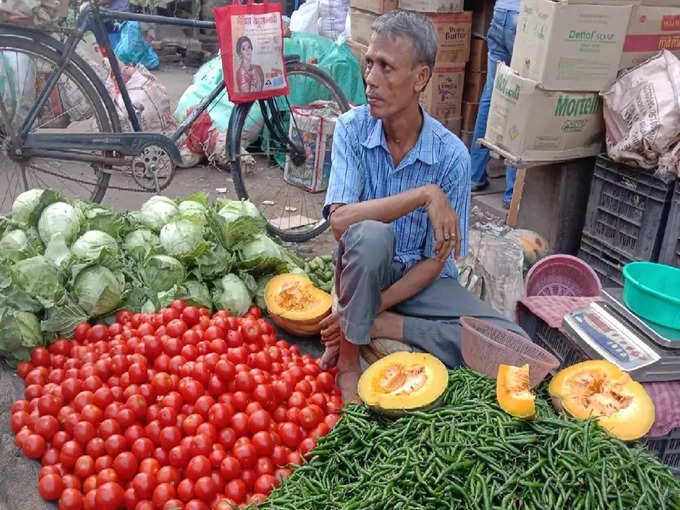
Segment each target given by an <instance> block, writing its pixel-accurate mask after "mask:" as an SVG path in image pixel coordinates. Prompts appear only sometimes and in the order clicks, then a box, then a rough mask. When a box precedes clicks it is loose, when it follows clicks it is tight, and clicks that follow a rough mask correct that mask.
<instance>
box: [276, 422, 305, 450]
mask: <svg viewBox="0 0 680 510" xmlns="http://www.w3.org/2000/svg"><path fill="white" fill-rule="evenodd" d="M279 434H280V435H281V441H282V442H283V444H284V445H286V446H287V447H289V448H297V445H298V444H299V443H300V441H302V437H303V435H302V431H301V430H300V427H298V426H297V425H295V424H294V423H291V422H286V423H282V424H280V425H279Z"/></svg>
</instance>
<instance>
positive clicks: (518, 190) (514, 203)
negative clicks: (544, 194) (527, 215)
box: [505, 168, 527, 228]
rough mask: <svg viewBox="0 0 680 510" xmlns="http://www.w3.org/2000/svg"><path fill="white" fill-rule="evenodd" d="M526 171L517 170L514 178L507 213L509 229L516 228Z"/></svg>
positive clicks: (523, 169)
mask: <svg viewBox="0 0 680 510" xmlns="http://www.w3.org/2000/svg"><path fill="white" fill-rule="evenodd" d="M526 175H527V169H526V168H518V169H517V177H516V178H515V186H514V188H513V189H512V200H511V201H510V210H509V211H508V218H507V220H506V222H505V223H506V224H507V225H508V226H509V227H512V228H517V218H518V216H519V207H520V204H521V202H522V194H523V193H524V180H525V179H526Z"/></svg>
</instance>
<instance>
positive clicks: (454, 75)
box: [420, 63, 465, 121]
mask: <svg viewBox="0 0 680 510" xmlns="http://www.w3.org/2000/svg"><path fill="white" fill-rule="evenodd" d="M464 84H465V64H462V63H459V64H457V65H456V66H454V67H435V68H434V72H433V73H432V78H431V79H430V83H428V84H427V87H425V90H424V91H423V93H422V94H421V95H420V104H421V105H422V106H423V108H425V109H426V110H427V111H428V113H429V114H430V115H432V116H433V117H434V118H436V119H438V120H440V121H441V119H453V118H456V117H460V116H461V114H462V111H461V105H462V102H463V87H464Z"/></svg>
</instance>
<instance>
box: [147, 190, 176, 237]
mask: <svg viewBox="0 0 680 510" xmlns="http://www.w3.org/2000/svg"><path fill="white" fill-rule="evenodd" d="M177 213H179V209H177V206H176V205H175V202H173V201H172V200H170V199H169V198H167V197H163V196H158V195H156V196H153V197H151V198H150V199H149V200H147V201H146V202H144V204H143V205H142V208H141V209H140V221H141V222H142V223H143V224H144V225H145V226H146V227H147V228H150V229H151V230H153V231H154V232H158V231H160V229H161V228H163V225H165V224H166V223H168V222H169V221H170V220H171V219H172V218H173V217H175V216H177Z"/></svg>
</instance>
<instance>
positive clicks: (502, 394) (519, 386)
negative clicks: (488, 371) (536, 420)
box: [496, 365, 536, 418]
mask: <svg viewBox="0 0 680 510" xmlns="http://www.w3.org/2000/svg"><path fill="white" fill-rule="evenodd" d="M496 399H497V400H498V405H500V406H501V409H503V411H505V412H506V413H508V414H510V415H512V416H515V417H517V418H533V417H534V416H535V415H536V407H535V400H536V397H535V396H534V394H533V393H532V392H531V385H530V383H529V365H524V366H521V367H514V366H512V365H500V366H499V367H498V377H497V378H496Z"/></svg>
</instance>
